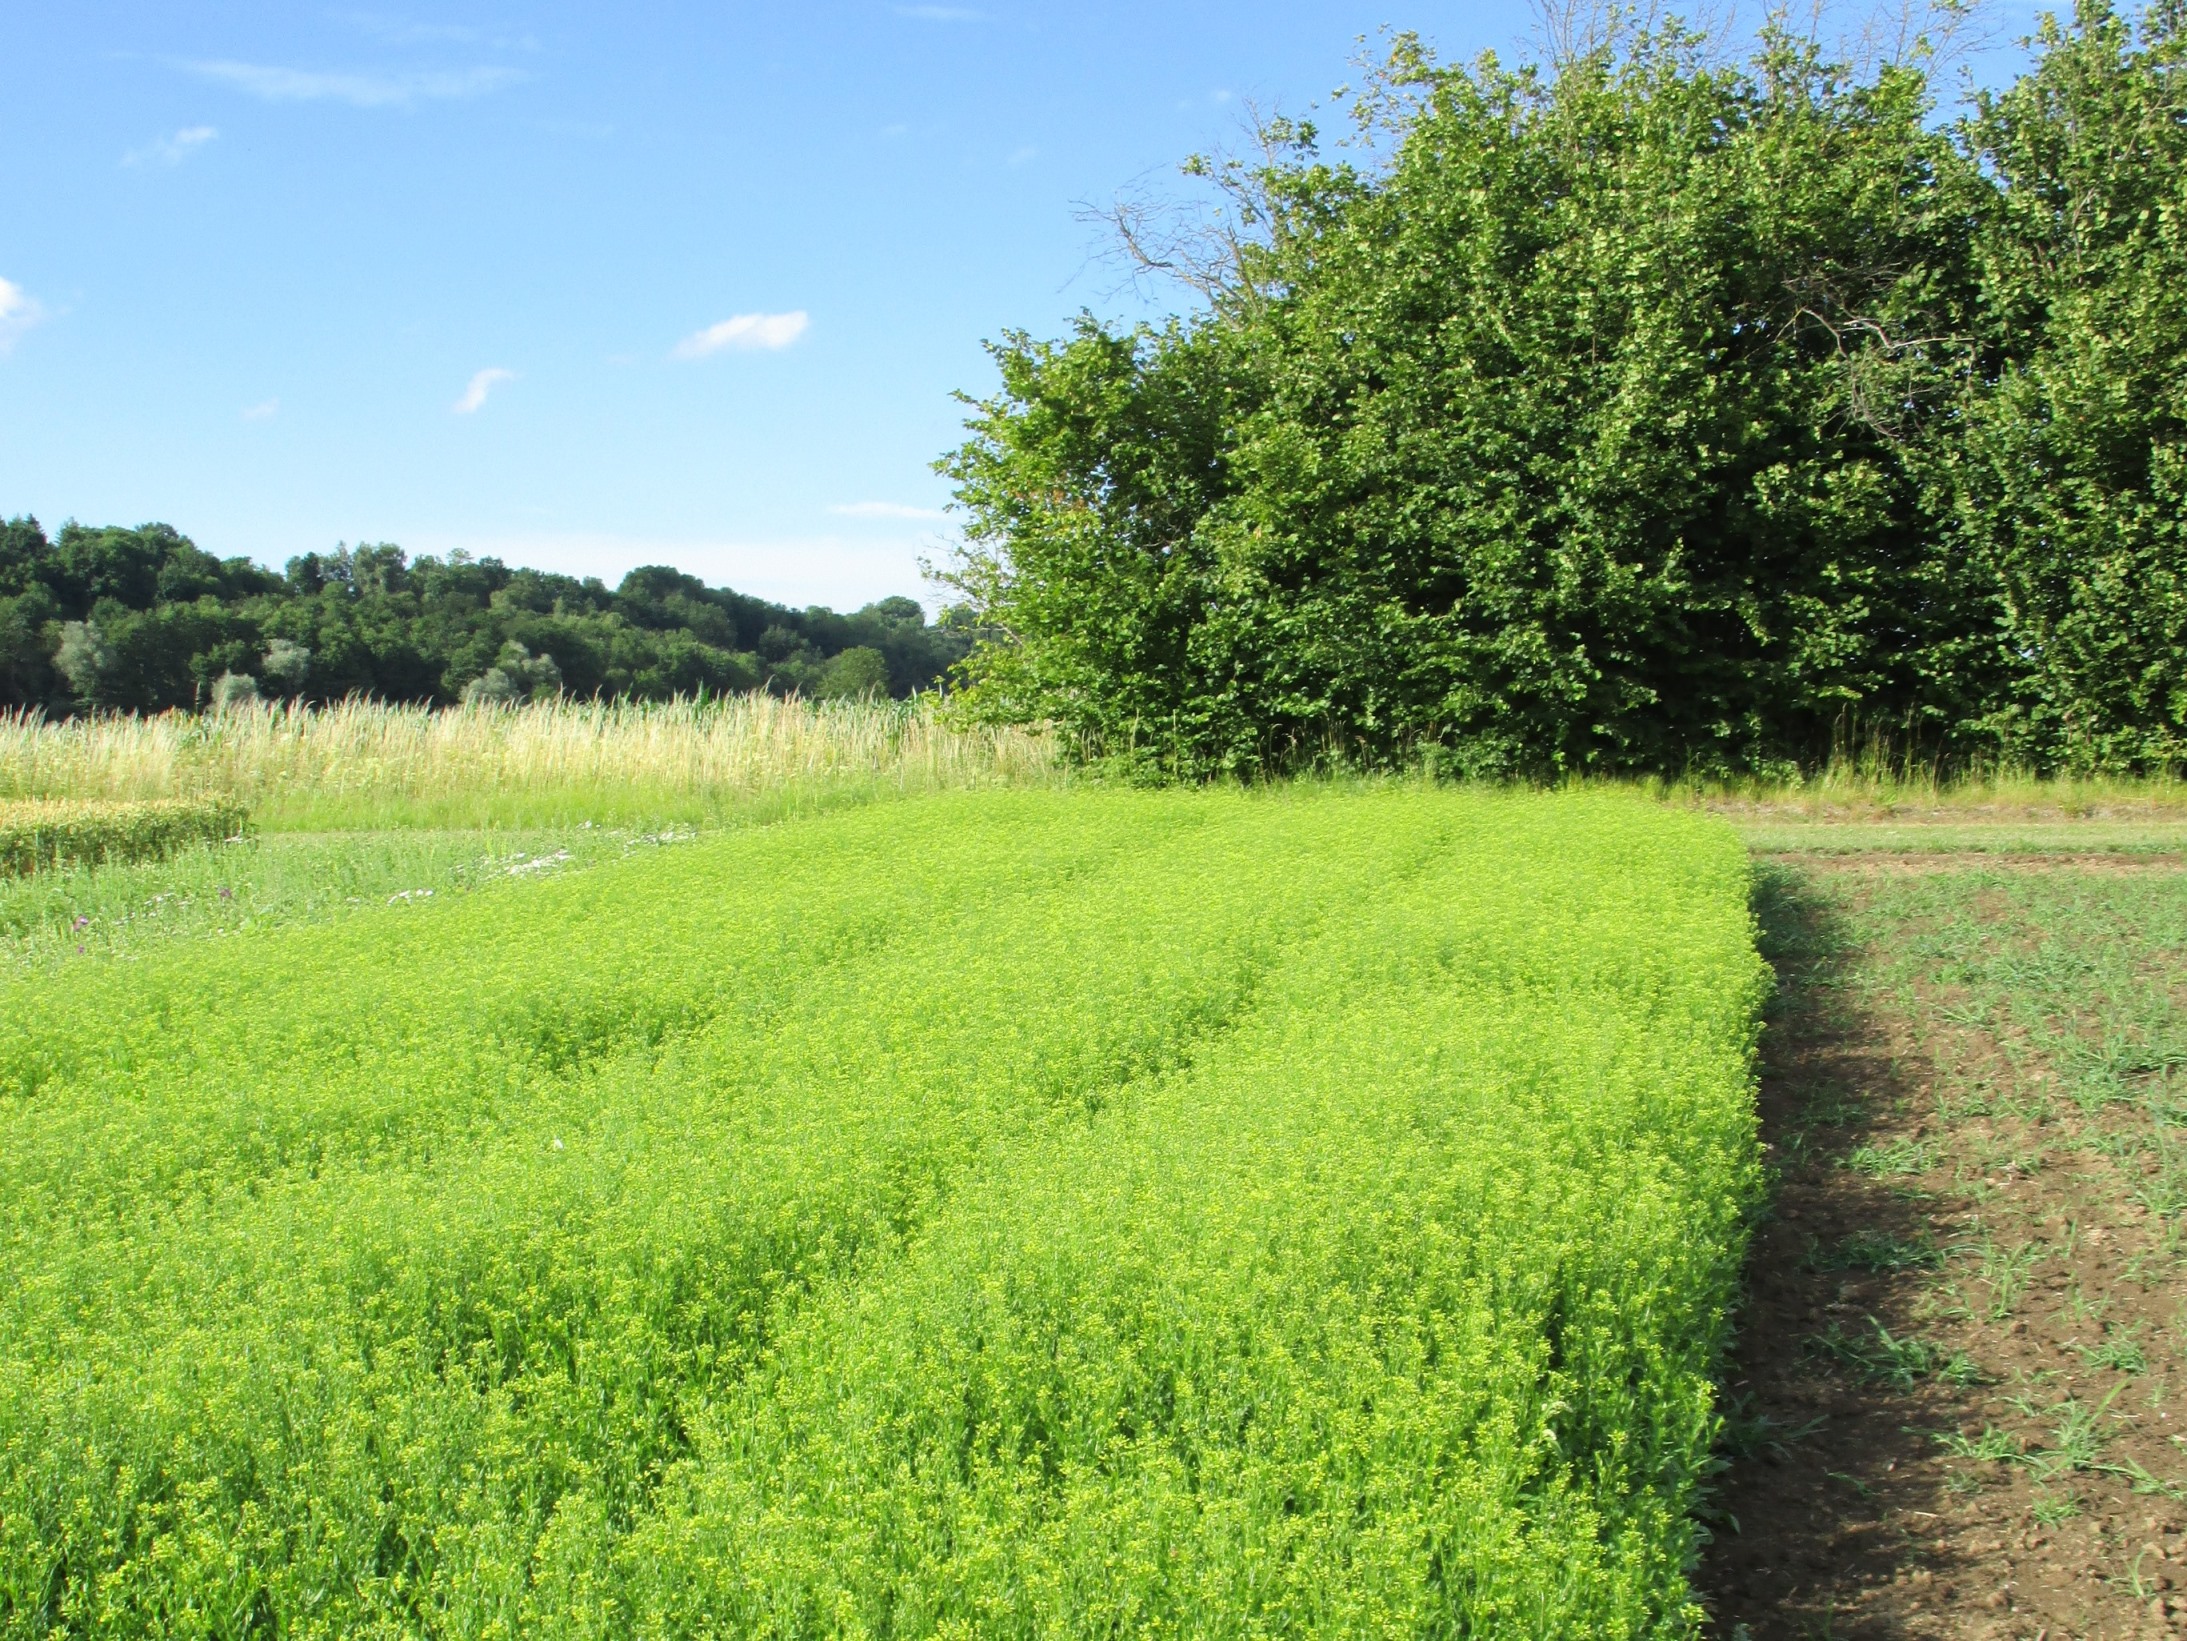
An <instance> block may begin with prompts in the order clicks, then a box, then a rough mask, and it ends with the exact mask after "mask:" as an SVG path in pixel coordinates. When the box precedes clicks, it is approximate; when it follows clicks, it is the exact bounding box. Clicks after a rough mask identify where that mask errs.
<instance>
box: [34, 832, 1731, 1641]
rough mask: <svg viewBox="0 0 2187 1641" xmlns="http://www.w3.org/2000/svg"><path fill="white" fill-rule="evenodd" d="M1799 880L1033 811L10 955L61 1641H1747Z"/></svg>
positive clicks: (1715, 843)
mask: <svg viewBox="0 0 2187 1641" xmlns="http://www.w3.org/2000/svg"><path fill="white" fill-rule="evenodd" d="M1746 893H1747V868H1746V864H1745V861H1744V858H1743V856H1742V853H1741V851H1740V850H1739V848H1738V846H1737V844H1736V842H1735V840H1733V839H1732V838H1731V837H1730V835H1729V834H1728V833H1727V832H1725V831H1724V830H1723V829H1722V828H1720V827H1717V826H1715V825H1713V824H1711V823H1708V822H1705V821H1702V820H1699V819H1697V818H1692V817H1687V816H1680V815H1675V814H1672V813H1669V812H1666V811H1662V810H1659V809H1651V808H1649V807H1647V806H1644V805H1642V804H1639V803H1636V802H1633V801H1630V800H1626V799H1616V798H1601V797H1578V796H1575V797H1563V798H1532V799H1529V798H1496V797H1470V796H1461V795H1453V794H1434V793H1428V792H1418V791H1411V792H1405V791H1389V792H1381V793H1367V794H1354V795H1344V794H1311V793H1301V794H1279V795H1265V796H1245V795H1238V794H1161V795H1152V794H1138V793H1131V792H1121V791H1115V792H1104V793H1093V794H1081V795H1076V796H1073V797H1068V798H1066V797H1063V796H1060V795H1057V794H1047V793H1012V794H986V795H980V796H975V797H951V798H938V799H932V800H926V801H921V802H916V803H907V804H899V805H888V806H879V807H874V808H869V809H864V810H859V811H855V812H850V813H844V814H837V815H834V816H829V817H824V818H821V819H817V820H812V821H808V822H804V823H801V824H799V825H796V826H791V827H778V828H770V829H765V830H756V831H747V832H743V833H738V834H732V835H728V836H724V837H719V838H716V839H713V840H710V841H707V842H701V843H694V844H689V845H685V846H683V847H680V848H677V849H674V850H667V851H661V852H658V853H654V854H651V855H647V856H640V857H636V858H632V859H629V860H624V861H620V862H609V863H602V864H600V865H597V866H594V867H592V868H590V869H588V870H586V871H584V872H582V873H575V874H572V875H569V876H564V877H558V878H557V877H550V878H548V879H547V880H545V881H541V882H537V883H534V884H530V885H528V886H527V887H526V888H525V889H524V891H523V893H522V894H521V895H499V896H494V897H484V896H480V897H472V898H468V899H453V900H451V899H446V898H436V899H430V900H409V901H405V902H403V903H401V904H399V905H396V906H393V907H386V908H382V909H381V910H379V911H377V912H371V913H360V914H359V915H357V916H354V917H350V918H346V919H343V920H340V921H337V922H333V923H328V924H323V925H320V926H317V927H305V928H291V929H285V930H276V931H270V932H265V933H260V934H250V935H242V936H237V937H233V938H230V939H228V940H226V941H223V942H221V943H220V944H219V946H218V947H217V951H218V954H219V961H218V962H216V963H207V962H205V961H203V960H202V959H201V958H200V957H199V956H198V955H197V951H193V950H191V949H190V948H187V947H184V946H181V945H176V946H171V947H169V948H167V949H166V950H164V951H160V950H153V949H149V948H148V949H146V950H145V951H144V953H143V954H142V955H140V956H139V957H138V958H137V959H136V960H135V961H132V962H129V963H126V964H124V963H101V962H98V961H96V960H88V961H85V962H81V963H78V964H77V965H75V966H74V967H73V968H72V969H71V971H70V972H69V974H68V978H67V983H66V984H65V985H62V984H57V983H55V982H53V981H51V980H44V979H24V980H18V981H15V982H12V983H8V984H4V985H0V1237H4V1238H5V1240H6V1243H7V1246H8V1247H9V1249H10V1257H9V1259H8V1261H7V1262H5V1265H4V1266H0V1628H5V1629H6V1630H7V1631H8V1632H9V1633H11V1634H23V1635H36V1634H47V1633H57V1632H59V1631H61V1630H63V1629H64V1628H65V1630H66V1632H67V1633H69V1634H72V1635H92V1634H99V1635H144V1634H154V1633H159V1634H169V1633H178V1632H188V1633H194V1634H239V1633H242V1632H244V1631H249V1630H261V1629H263V1630H266V1631H269V1632H273V1633H285V1634H313V1635H337V1634H359V1633H386V1634H393V1633H413V1632H417V1631H420V1630H427V1631H431V1632H433V1633H437V1634H447V1635H482V1634H485V1633H488V1632H492V1633H523V1634H528V1635H530V1634H538V1635H573V1634H586V1635H610V1634H613V1635H626V1634H647V1635H664V1636H665V1635H671V1634H702V1633H704V1634H743V1635H766V1634H775V1635H792V1634H795V1635H817V1634H842V1633H864V1634H877V1633H881V1632H884V1631H885V1632H887V1633H890V1634H896V1635H922V1634H940V1633H949V1634H960V1635H961V1634H974V1633H977V1634H993V1635H1005V1634H1033V1633H1040V1634H1065V1633H1067V1634H1093V1633H1101V1634H1114V1633H1118V1632H1122V1631H1130V1632H1134V1633H1142V1632H1148V1631H1155V1630H1163V1631H1171V1632H1176V1633H1190V1634H1200V1635H1217V1634H1246V1633H1260V1632H1262V1631H1264V1630H1266V1629H1268V1628H1270V1627H1272V1626H1274V1625H1277V1624H1279V1623H1280V1624H1282V1625H1284V1626H1286V1627H1287V1628H1288V1631H1289V1632H1290V1633H1300V1634H1334V1633H1345V1634H1355V1633H1361V1632H1364V1631H1373V1632H1375V1633H1422V1632H1427V1631H1451V1630H1456V1631H1460V1632H1468V1633H1497V1634H1533V1635H1541V1636H1562V1635H1573V1634H1589V1635H1604V1636H1618V1635H1629V1636H1638V1635H1650V1636H1659V1635H1667V1634H1691V1633H1695V1631H1696V1630H1697V1627H1698V1622H1699V1614H1698V1611H1697V1610H1696V1609H1695V1608H1694V1607H1693V1605H1692V1603H1691V1601H1690V1599H1689V1597H1688V1594H1687V1590H1686V1584H1685V1567H1686V1564H1687V1561H1688V1559H1689V1557H1690V1554H1691V1552H1692V1550H1693V1548H1694V1545H1695V1539H1696V1529H1695V1528H1694V1527H1693V1525H1692V1524H1691V1522H1690V1521H1689V1520H1688V1515H1687V1510H1688V1506H1689V1504H1690V1503H1691V1501H1692V1498H1693V1496H1694V1489H1695V1486H1696V1484H1697V1481H1698V1479H1699V1478H1700V1477H1701V1476H1703V1475H1704V1474H1705V1473H1706V1471H1707V1468H1708V1466H1709V1464H1710V1462H1711V1461H1710V1448H1711V1445H1712V1442H1713V1440H1714V1436H1715V1431H1716V1423H1717V1420H1716V1416H1715V1412H1714V1409H1713V1402H1712V1393H1711V1388H1710V1386H1711V1375H1712V1372H1713V1369H1714V1367H1715V1363H1716V1355H1717V1351H1718V1348H1719V1346H1720V1344H1721V1342H1722V1340H1723V1337H1724V1331H1725V1317H1726V1313H1727V1309H1728V1306H1729V1303H1730V1300H1731V1298H1732V1294H1733V1289H1734V1284H1735V1281H1736V1274H1737V1262H1738V1256H1739V1252H1740V1244H1741V1236H1742V1231H1741V1227H1742V1225H1743V1224H1744V1221H1745V1215H1746V1212H1747V1210H1748V1209H1749V1207H1750V1205H1751V1203H1752V1202H1753V1200H1754V1195H1755V1191H1756V1188H1757V1184H1758V1178H1759V1176H1758V1170H1757V1160H1756V1155H1755V1149H1756V1148H1755V1137H1754V1114H1753V1107H1752V1100H1751V1092H1750V1078H1751V1057H1752V1051H1753V1047H1754V1040H1755V1030H1756V1026H1755V1019H1756V1009H1757V1005H1758V1002H1759V998H1760V994H1761V986H1762V979H1763V975H1762V970H1761V968H1760V965H1759V963H1758V961H1757V960H1756V958H1755V956H1754V953H1753V951H1752V948H1751V944H1750V940H1749V932H1748V914H1747V906H1746ZM203 949H204V948H202V947H200V948H198V950H203Z"/></svg>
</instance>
